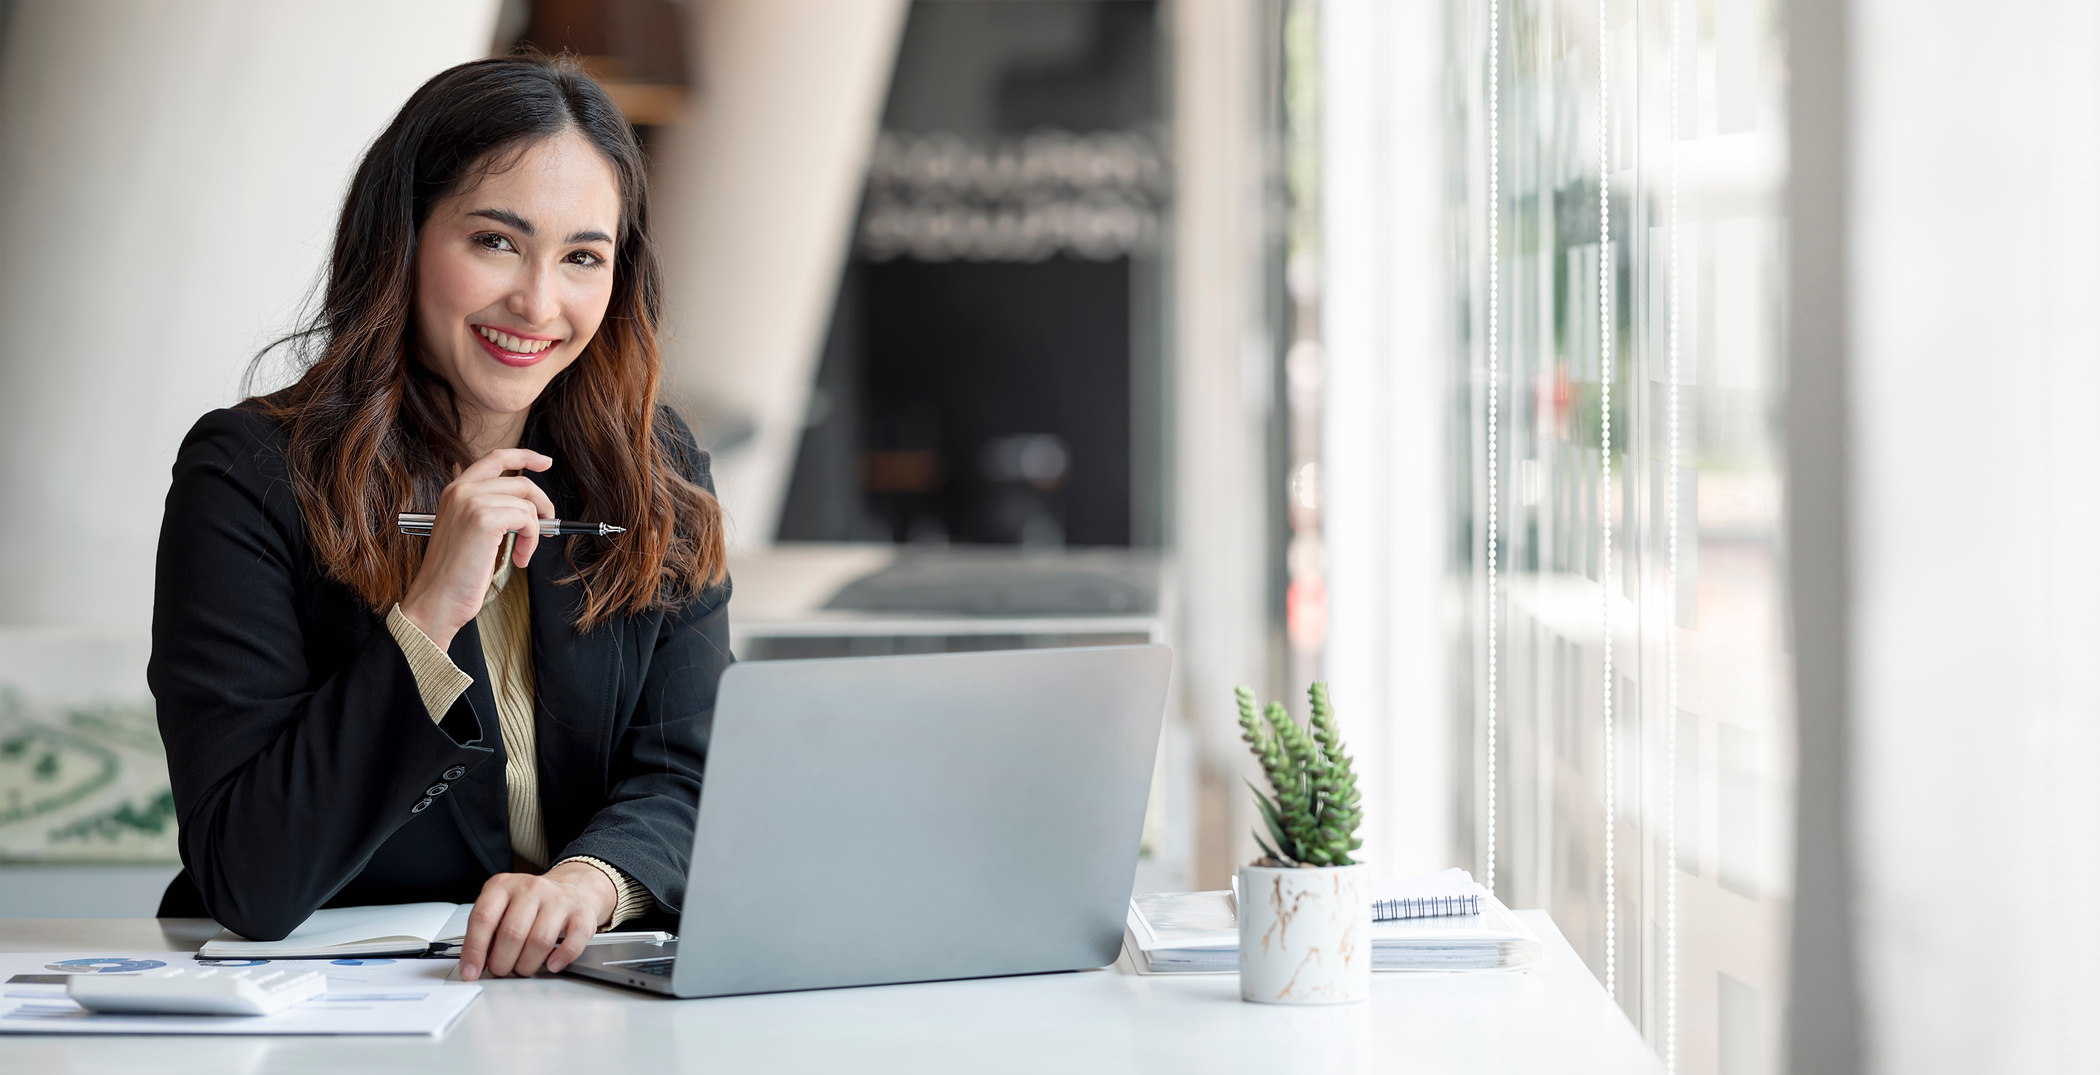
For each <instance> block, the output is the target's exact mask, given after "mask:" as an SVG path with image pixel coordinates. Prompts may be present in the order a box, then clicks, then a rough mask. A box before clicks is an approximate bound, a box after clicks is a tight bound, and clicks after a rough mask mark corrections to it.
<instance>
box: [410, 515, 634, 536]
mask: <svg viewBox="0 0 2100 1075" xmlns="http://www.w3.org/2000/svg"><path fill="white" fill-rule="evenodd" d="M395 521H396V522H398V523H400V524H401V532H402V533H404V534H407V535H408V536H410V537H429V536H430V528H431V527H433V526H436V525H437V516H435V515H424V514H422V513H420V512H413V511H404V512H402V513H401V514H400V515H399V516H397V517H396V519H395ZM626 532H627V528H626V527H624V526H614V525H613V524H611V523H579V522H571V521H569V520H566V519H541V520H540V536H541V537H570V536H574V535H579V534H580V535H583V536H585V537H604V536H605V535H607V534H624V533H626Z"/></svg>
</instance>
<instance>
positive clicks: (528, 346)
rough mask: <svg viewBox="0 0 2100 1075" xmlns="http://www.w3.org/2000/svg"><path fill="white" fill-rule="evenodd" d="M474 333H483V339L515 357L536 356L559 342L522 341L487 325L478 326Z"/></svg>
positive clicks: (475, 327)
mask: <svg viewBox="0 0 2100 1075" xmlns="http://www.w3.org/2000/svg"><path fill="white" fill-rule="evenodd" d="M474 331H476V332H479V333H481V338H482V339H484V340H487V341H489V342H490V343H493V344H495V345H496V346H498V347H501V348H503V349H504V350H506V351H509V352H510V353H512V354H514V355H536V354H539V353H540V352H541V351H544V350H546V349H547V348H549V347H552V346H554V345H555V343H557V342H558V341H555V340H521V339H519V338H517V337H516V336H513V335H511V334H510V333H508V332H498V331H496V330H495V329H492V328H490V327H488V326H487V325H476V326H474Z"/></svg>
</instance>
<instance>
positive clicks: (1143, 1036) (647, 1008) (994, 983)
mask: <svg viewBox="0 0 2100 1075" xmlns="http://www.w3.org/2000/svg"><path fill="white" fill-rule="evenodd" d="M1521 913H1522V914H1523V916H1524V919H1525V921H1526V922H1528V923H1530V925H1531V928H1532V929H1534V930H1536V931H1537V932H1538V934H1539V937H1540V939H1542V940H1543V941H1545V944H1546V958H1545V961H1544V962H1543V963H1542V964H1540V965H1539V966H1538V967H1535V968H1533V969H1532V970H1531V971H1529V972H1528V973H1523V974H1489V975H1428V974H1424V975H1415V974H1381V975H1377V976H1376V978H1375V979H1374V983H1373V985H1372V991H1373V996H1372V998H1371V1001H1370V1003H1368V1004H1355V1005H1347V1006H1343V1007H1333V1008H1310V1007H1308V1008H1286V1007H1273V1006H1269V1005H1260V1004H1245V1003H1242V1002H1241V1001H1240V999H1239V980H1238V979H1237V978H1235V977H1233V976H1231V975H1200V976H1198V975H1188V976H1177V977H1166V976H1150V977H1141V976H1139V975H1136V974H1133V973H1130V971H1129V968H1128V966H1127V965H1125V964H1118V965H1117V966H1116V967H1114V968H1111V969H1109V970H1104V971H1090V972H1082V973H1076V974H1050V975H1037V976H1033V977H1026V978H993V979H980V980H977V981H968V982H937V983H930V984H925V985H893V986H878V987H873V988H866V989H838V990H825V991H819V992H813V993H778V994H771V995H766V996H752V997H724V998H719V999H713V1000H683V1001H678V1000H667V999H662V998H657V997H652V996H648V995H645V994H641V993H635V992H630V991H628V990H624V989H619V988H615V987H612V986H600V985H596V984H593V983H589V982H582V981H576V980H573V979H567V978H559V979H532V980H525V981H510V980H501V981H490V982H488V983H487V991H486V992H485V993H484V994H483V996H482V998H481V999H480V1000H479V1001H478V1002H477V1003H476V1004H475V1006H474V1007H473V1008H471V1009H469V1010H468V1012H467V1014H466V1016H465V1017H464V1018H463V1019H462V1020H461V1021H460V1023H459V1025H457V1026H455V1027H453V1028H452V1030H451V1032H450V1033H448V1034H447V1035H446V1036H445V1037H444V1038H442V1039H440V1040H436V1041H431V1040H428V1039H422V1038H414V1039H408V1038H401V1039H388V1038H170V1037H136V1038H114V1037H112V1038H79V1037H25V1036H16V1035H7V1036H5V1037H0V1071H11V1072H12V1071H22V1072H30V1071H34V1072H41V1073H48V1075H59V1073H64V1072H98V1073H99V1072H110V1073H116V1072H126V1073H128V1072H148V1071H150V1072H156V1073H158V1072H198V1073H204V1072H209V1073H212V1075H221V1073H226V1072H239V1073H243V1075H249V1073H262V1072H293V1071H296V1072H315V1071H326V1072H348V1071H387V1072H498V1071H500V1072H512V1073H521V1075H522V1073H539V1072H549V1073H555V1072H559V1073H563V1075H571V1073H575V1075H581V1073H585V1072H591V1073H595V1072H621V1073H623V1075H659V1073H664V1075H668V1073H671V1072H688V1071H692V1072H698V1071H706V1072H737V1073H741V1072H827V1073H830V1072H844V1073H852V1075H860V1073H865V1072H887V1071H898V1072H906V1071H908V1072H912V1073H914V1075H920V1073H929V1072H948V1071H957V1072H962V1071H967V1072H972V1073H978V1072H1009V1071H1031V1072H1032V1071H1045V1072H1074V1073H1086V1075H1095V1073H1105V1072H1143V1073H1147V1075H1153V1073H1159V1072H1182V1071H1189V1072H1202V1073H1205V1075H1214V1073H1219V1072H1249V1073H1259V1075H1285V1073H1291V1075H1300V1073H1302V1075H1330V1073H1332V1075H1341V1073H1351V1075H1353V1073H1357V1072H1388V1071H1390V1072H1402V1071H1404V1072H1410V1073H1425V1075H1426V1073H1430V1072H1525V1073H1533V1072H1554V1073H1563V1075H1573V1073H1578V1072H1612V1073H1615V1075H1616V1073H1621V1072H1660V1071H1661V1070H1662V1065H1661V1063H1660V1062H1658V1061H1657V1060H1656V1058H1655V1055H1654V1054H1653V1053H1652V1052H1650V1051H1649V1050H1648V1048H1647V1046H1646V1045H1645V1044H1643V1043H1642V1041H1641V1039H1640V1037H1639V1035H1637V1034H1636V1033H1635V1032H1634V1029H1633V1027H1632V1025H1631V1024H1630V1023H1628V1022H1627V1021H1626V1018H1625V1016H1623V1015H1622V1014H1621V1013H1620V1012H1619V1011H1618V1009H1617V1008H1615V1007H1614V1006H1613V1005H1612V1003H1611V1001H1610V1000H1609V998H1607V997H1606V996H1605V994H1604V990H1603V989H1602V988H1601V987H1599V986H1598V984H1597V980H1596V978H1595V977H1594V976H1592V975H1591V974H1590V972H1589V971H1588V969H1586V968H1584V967H1583V965H1582V964H1581V962H1580V961H1578V960H1577V959H1576V956H1575V952H1574V950H1573V949H1571V948H1569V947H1568V943H1567V941H1566V940H1564V939H1562V937H1561V935H1560V931H1558V930H1556V929H1555V928H1554V927H1553V923H1552V922H1551V921H1550V920H1549V919H1548V918H1547V917H1546V915H1545V913H1544V912H1540V911H1525V912H1521ZM212 932H213V930H212V928H211V927H210V926H209V925H208V924H207V923H204V922H202V921H201V920H191V919H165V920H155V919H150V918H129V919H48V920H16V921H0V951H10V952H56V951H84V950H96V951H102V950H107V951H110V952H113V953H114V952H120V951H125V950H130V951H171V950H178V951H179V950H189V949H194V948H196V946H197V945H199V944H201V943H202V942H203V940H204V938H205V937H207V936H209V935H210V934H211V933H212Z"/></svg>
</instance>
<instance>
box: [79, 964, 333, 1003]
mask: <svg viewBox="0 0 2100 1075" xmlns="http://www.w3.org/2000/svg"><path fill="white" fill-rule="evenodd" d="M326 992H328V975H326V974H324V973H322V972H321V971H318V970H308V969H307V968H305V967H298V966H286V965H284V964H278V963H271V964H266V965H264V966H260V967H205V966H198V967H165V968H162V969H159V970H149V971H141V972H139V973H137V974H75V975H73V976H72V977H71V978H70V979H68V980H67V982H66V995H68V996H70V997H72V998H73V1000H74V1002H75V1003H78V1004H79V1005H80V1006H81V1007H83V1008H88V1009H91V1010H93V1011H98V1012H128V1013H131V1014H134V1015H269V1014H271V1013H273V1012H281V1011H283V1010H285V1009H286V1008H289V1007H291V1006H292V1005H294V1004H299V1003H303V1002H305V1001H309V1000H312V999H314V998H315V997H318V996H320V995H322V994H324V993H326Z"/></svg>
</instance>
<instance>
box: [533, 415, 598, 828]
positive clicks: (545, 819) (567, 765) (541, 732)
mask: <svg viewBox="0 0 2100 1075" xmlns="http://www.w3.org/2000/svg"><path fill="white" fill-rule="evenodd" d="M543 433H544V431H543V430H541V429H540V428H538V427H537V424H535V427H534V428H533V429H532V430H531V431H530V432H528V435H527V443H529V444H530V445H531V446H532V447H533V448H534V449H535V450H537V451H541V452H547V453H549V454H552V451H551V448H552V446H551V445H549V444H546V443H544V442H542V441H541V437H540V436H535V435H534V434H543ZM527 473H528V476H530V477H531V478H532V480H533V481H534V482H536V483H538V484H539V486H540V488H541V489H543V490H545V491H546V493H547V498H548V499H549V500H552V501H553V502H554V506H555V508H556V510H558V511H560V512H561V517H562V518H564V519H571V518H576V517H577V513H579V512H581V511H582V510H583V507H582V503H581V498H579V497H577V496H576V495H575V494H574V492H573V491H572V490H571V489H569V487H568V483H567V482H566V481H563V480H562V479H561V478H560V477H559V475H560V473H561V459H560V457H559V456H556V457H555V461H554V469H552V470H549V471H544V472H540V473H533V472H529V471H528V472H527ZM575 540H578V539H576V538H568V537H557V538H542V539H541V540H540V545H539V548H537V549H535V550H533V554H532V562H531V564H530V565H529V566H528V567H527V568H526V570H525V579H526V585H527V586H528V587H530V589H529V591H528V592H529V593H530V594H531V597H532V665H533V672H534V675H533V682H534V685H535V687H536V688H537V689H536V690H535V692H534V695H535V696H534V706H533V733H534V737H535V738H536V740H537V742H536V743H535V748H536V750H535V752H536V753H537V754H538V755H539V756H538V758H537V759H536V760H537V761H538V763H539V764H538V769H539V781H540V812H541V821H540V823H541V826H542V831H544V832H545V833H546V834H547V854H548V855H549V856H550V857H558V856H560V854H561V851H562V848H563V847H565V846H567V844H568V843H569V841H571V840H574V839H575V838H576V837H577V836H578V835H579V834H580V833H581V832H582V828H583V824H584V823H585V822H587V821H588V820H589V815H590V814H592V813H595V812H596V811H597V810H598V808H599V807H601V806H603V805H604V802H605V793H606V788H605V775H604V774H605V773H606V772H607V765H608V764H609V761H608V760H609V758H610V757H611V754H612V733H613V709H614V692H615V690H616V689H617V687H618V684H619V667H620V646H621V638H622V634H621V617H618V616H615V617H613V618H612V619H610V620H608V621H606V622H605V623H603V624H600V625H599V626H597V627H595V628H592V629H591V630H590V631H589V632H587V633H584V632H578V631H577V630H576V626H575V625H576V616H577V613H578V612H580V611H581V610H582V603H583V598H584V591H583V585H582V584H581V583H578V582H574V581H571V582H567V583H563V582H562V581H561V580H563V579H570V578H572V577H573V576H574V575H575V573H576V569H575V567H574V565H572V564H571V563H570V555H571V551H570V548H569V543H570V542H572V541H575ZM579 551H580V550H579Z"/></svg>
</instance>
